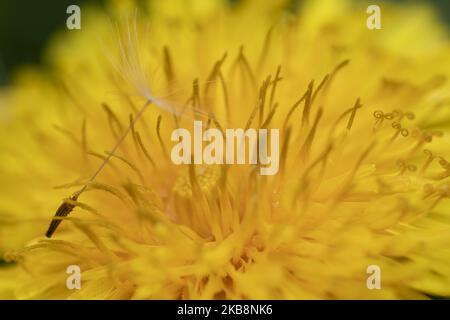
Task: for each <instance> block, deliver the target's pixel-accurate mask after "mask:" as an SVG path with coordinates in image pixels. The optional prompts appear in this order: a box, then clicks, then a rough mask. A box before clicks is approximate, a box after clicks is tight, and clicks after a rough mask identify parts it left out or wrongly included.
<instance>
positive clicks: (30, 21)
mask: <svg viewBox="0 0 450 320" xmlns="http://www.w3.org/2000/svg"><path fill="white" fill-rule="evenodd" d="M154 1H165V0H154ZM229 1H230V2H237V1H239V0H229ZM261 1H270V0H261ZM292 1H294V2H297V3H296V4H298V3H299V2H301V1H302V0H292ZM336 1H339V0H336ZM356 1H357V0H356ZM390 1H395V2H400V3H405V2H413V1H412V0H390ZM424 1H425V0H424ZM372 2H373V4H377V3H382V2H383V1H379V0H373V1H372ZM415 2H417V1H415ZM426 2H428V3H431V4H433V5H434V6H435V7H436V8H437V10H438V12H439V13H440V15H441V16H442V19H443V20H444V21H446V22H447V24H448V25H450V0H427V1H426ZM93 3H95V4H98V5H103V4H104V0H90V1H86V0H85V1H83V0H79V1H73V0H0V85H4V84H6V83H7V81H8V78H10V76H11V72H12V70H13V69H14V68H15V67H17V66H19V65H22V64H38V63H40V61H41V52H42V49H43V48H44V47H45V44H46V42H47V40H48V38H49V37H50V36H51V35H52V33H53V32H54V31H55V30H57V29H59V28H64V27H65V23H66V19H67V16H68V15H67V14H66V9H67V7H68V6H69V5H71V4H76V5H79V6H80V7H81V8H82V6H83V5H84V4H93ZM81 19H83V14H81ZM81 23H83V22H81ZM77 32H79V31H77Z"/></svg>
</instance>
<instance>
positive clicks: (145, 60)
mask: <svg viewBox="0 0 450 320" xmlns="http://www.w3.org/2000/svg"><path fill="white" fill-rule="evenodd" d="M135 6H136V5H135V4H134V3H133V2H132V1H111V2H110V4H109V7H108V8H107V9H105V10H104V11H102V10H99V9H95V8H90V9H86V10H85V9H82V14H83V22H82V23H83V24H82V29H81V30H80V31H68V32H66V33H63V34H61V35H60V36H58V37H57V38H56V39H55V41H54V42H53V43H52V45H51V47H50V48H49V51H48V55H47V56H48V60H49V62H50V65H51V67H50V68H49V69H50V70H42V69H40V70H36V69H32V70H23V71H22V72H20V73H19V74H18V76H17V79H16V81H15V84H14V85H12V86H11V87H9V88H8V89H7V90H5V91H4V92H2V95H1V103H2V104H4V105H5V106H6V107H5V108H3V110H4V111H3V112H4V114H2V116H1V119H0V121H1V127H0V130H1V139H0V149H1V150H2V151H1V154H0V177H1V178H0V179H1V183H0V192H1V194H2V197H1V198H2V203H1V206H0V253H1V254H2V255H3V262H2V265H0V297H2V298H19V299H35V298H42V299H55V298H71V299H128V298H133V299H217V298H220V299H302V298H312V299H347V298H369V299H371V298H388V299H402V298H403V299H407V298H426V297H429V296H450V206H449V203H448V200H447V199H446V198H448V197H449V196H450V179H449V176H450V164H449V163H448V162H447V160H448V161H450V151H449V148H448V146H449V143H450V140H449V133H450V112H449V111H450V110H449V108H448V106H449V104H450V96H449V95H448V93H449V85H448V84H447V83H446V80H447V77H448V76H449V75H450V59H449V56H450V55H449V53H450V50H449V49H450V47H449V43H448V38H447V37H446V35H445V32H444V31H443V29H442V27H441V26H440V25H439V23H438V22H437V19H436V17H435V16H434V15H433V13H432V12H431V11H430V10H428V8H426V7H425V8H424V7H421V6H420V7H414V6H412V7H411V6H390V5H387V4H383V11H382V12H383V13H382V14H383V29H382V30H375V31H372V30H368V29H367V28H366V18H367V15H366V12H365V8H366V7H365V6H364V5H362V4H361V2H358V4H356V3H354V2H351V1H330V0H320V1H317V0H315V1H304V2H302V6H301V8H296V7H295V6H293V5H292V3H291V2H290V1H282V0H276V1H255V0H253V1H252V0H247V1H238V2H229V1H225V0H207V1H206V0H205V1H200V0H196V1H181V0H170V1H148V4H147V5H146V6H145V8H141V9H140V10H139V11H138V17H137V19H136V21H137V23H136V33H137V35H138V38H136V39H134V40H133V43H134V44H135V45H136V48H134V49H135V50H137V54H138V55H139V57H140V59H141V62H142V65H140V66H141V68H142V69H141V70H140V72H142V74H143V75H145V81H147V82H146V83H145V84H146V85H147V86H148V88H151V92H152V94H154V95H155V96H156V97H158V98H161V99H165V101H170V102H171V103H172V104H173V105H177V106H181V107H183V108H184V109H185V110H187V111H186V114H185V116H180V117H179V116H177V115H174V114H171V113H170V112H167V111H165V110H162V109H161V108H159V107H158V106H155V105H151V106H150V108H149V109H148V110H147V112H146V113H145V114H144V115H143V117H142V119H141V120H140V121H139V122H138V123H137V124H136V125H135V126H133V128H132V130H131V133H130V134H129V135H128V136H127V138H126V140H125V141H124V143H123V144H122V145H121V146H120V147H119V149H118V152H117V153H116V155H115V156H113V157H112V160H111V162H110V163H109V164H108V165H107V166H106V167H105V170H104V171H103V172H102V173H101V174H100V175H99V177H98V179H97V180H96V181H95V182H94V183H92V184H90V185H89V187H88V189H87V191H86V192H85V193H83V194H82V195H81V196H80V198H79V199H77V201H71V202H70V203H71V204H72V205H74V206H75V209H74V211H73V212H72V213H71V214H70V215H69V216H68V217H67V218H66V219H64V221H63V222H62V224H61V226H60V228H59V229H58V230H57V231H56V233H55V235H54V237H53V238H52V239H45V238H44V234H45V230H46V227H47V226H48V223H49V221H50V219H51V218H52V215H53V213H54V212H55V209H56V208H57V206H58V205H59V204H60V203H59V202H60V200H61V199H64V198H67V197H68V196H69V195H70V194H71V192H73V191H74V190H76V188H79V186H81V185H83V184H84V183H85V182H86V181H87V180H88V179H89V177H90V175H91V174H92V173H93V172H94V171H95V169H96V168H97V167H98V165H99V163H100V162H101V161H102V160H103V159H105V157H106V155H107V154H108V151H109V149H108V148H111V147H112V146H113V145H114V143H115V141H117V140H118V139H119V137H120V135H121V134H122V132H123V131H124V130H125V129H126V127H127V126H128V125H129V123H131V122H132V119H133V117H134V116H135V115H136V113H137V111H138V110H139V108H140V107H141V105H142V104H143V103H144V102H145V101H144V98H143V97H142V96H139V94H138V93H136V91H135V90H134V88H133V85H132V83H130V82H128V81H127V76H126V75H125V76H124V75H123V74H122V75H121V74H120V72H121V71H123V70H121V69H120V68H119V73H118V72H117V70H116V69H115V68H114V65H115V64H114V61H117V60H116V57H118V56H120V53H119V54H118V53H117V40H116V39H117V35H116V34H115V31H114V27H112V26H111V23H110V20H109V18H110V17H111V16H112V18H113V20H119V21H120V20H121V19H124V18H123V17H132V16H133V14H134V8H135ZM146 12H148V13H146ZM127 24H128V25H130V23H129V21H128V22H125V25H127ZM125 28H126V27H125ZM120 30H126V29H121V27H119V32H121V31H120ZM125 33H126V31H125ZM122 49H124V50H128V49H130V48H122ZM110 58H111V59H110ZM110 60H112V61H113V63H112V64H111V61H110ZM140 80H142V81H144V79H140ZM193 108H195V109H198V110H202V111H204V114H208V115H213V117H210V118H209V122H208V125H210V126H215V127H218V128H222V129H223V128H246V127H252V128H262V127H264V128H278V129H280V138H281V142H280V171H279V173H278V174H277V175H275V176H260V175H259V174H258V172H259V168H258V167H257V166H252V165H229V166H226V165H218V166H200V165H182V166H176V165H174V164H172V162H171V160H170V148H171V146H172V143H173V142H171V140H170V135H171V132H172V131H173V130H174V129H176V128H177V127H185V128H188V129H189V128H192V121H193V119H194V118H196V117H198V114H194V113H192V114H191V113H190V111H189V110H193ZM69 265H79V266H80V268H81V270H82V288H81V289H80V290H69V289H68V288H67V287H66V277H67V274H66V268H67V267H68V266H69ZM369 265H378V266H380V268H381V270H382V289H381V290H369V289H368V288H367V286H366V279H367V274H366V269H367V267H368V266H369ZM11 279H14V280H13V281H12V280H11Z"/></svg>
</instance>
